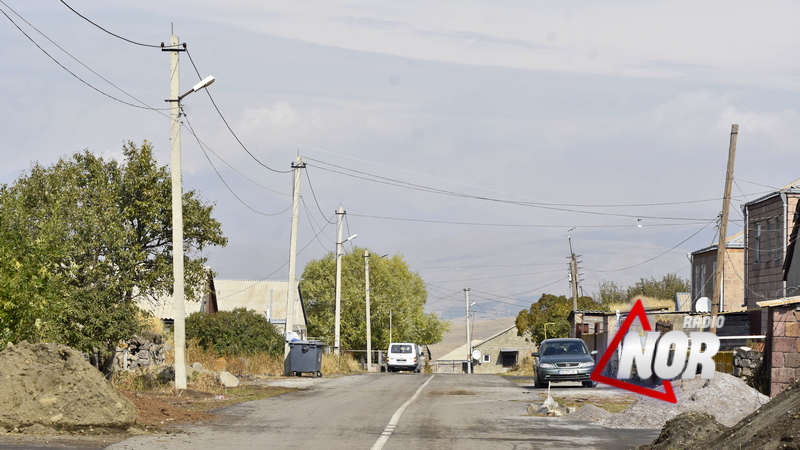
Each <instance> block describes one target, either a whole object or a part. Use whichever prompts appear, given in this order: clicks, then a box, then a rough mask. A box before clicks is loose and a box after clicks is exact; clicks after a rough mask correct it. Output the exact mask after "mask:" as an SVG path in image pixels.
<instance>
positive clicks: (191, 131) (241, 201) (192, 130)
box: [181, 108, 292, 217]
mask: <svg viewBox="0 0 800 450" xmlns="http://www.w3.org/2000/svg"><path fill="white" fill-rule="evenodd" d="M181 114H182V115H183V117H184V118H185V119H186V125H187V129H188V130H189V132H190V133H191V135H192V136H194V138H195V139H196V140H197V145H199V146H200V150H201V151H202V152H203V155H205V157H206V160H207V161H208V163H209V164H210V165H211V168H212V169H214V173H216V174H217V177H219V179H220V181H222V184H224V185H225V187H226V188H227V189H228V191H230V193H231V194H233V196H234V197H235V198H236V200H238V201H239V203H241V204H242V205H244V206H245V207H246V208H247V209H249V210H250V211H253V212H254V213H256V214H259V215H262V216H269V217H274V216H279V215H281V214H283V213H285V212H286V211H288V210H289V209H291V207H292V205H291V203H290V204H289V206H287V207H286V209H284V210H283V211H280V212H277V213H274V214H268V213H265V212H261V211H259V210H257V209H255V208H253V207H252V206H250V205H248V204H247V202H245V201H244V200H242V198H241V197H239V195H238V194H236V192H234V190H233V188H231V187H230V185H229V184H228V182H226V181H225V178H223V177H222V174H221V173H219V170H217V167H216V166H215V165H214V162H213V161H211V158H209V156H208V153H206V146H205V145H203V143H202V142H201V141H200V138H199V137H198V136H197V133H195V131H194V128H192V124H191V122H189V118H188V117H187V116H186V114H183V108H181ZM209 151H211V149H209ZM212 153H214V152H212ZM214 156H216V157H217V158H219V155H217V154H216V153H214ZM220 159H222V158H220ZM223 162H225V161H224V160H223ZM226 164H227V163H226ZM248 180H249V178H248ZM262 187H263V186H262Z"/></svg>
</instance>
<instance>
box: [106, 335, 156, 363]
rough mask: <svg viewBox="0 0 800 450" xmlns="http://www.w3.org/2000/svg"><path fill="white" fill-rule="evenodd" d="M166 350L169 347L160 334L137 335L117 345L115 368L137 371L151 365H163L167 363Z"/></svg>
mask: <svg viewBox="0 0 800 450" xmlns="http://www.w3.org/2000/svg"><path fill="white" fill-rule="evenodd" d="M166 350H169V348H168V346H167V344H165V343H164V341H163V339H162V337H161V336H160V335H157V334H153V335H150V336H135V337H134V338H133V339H132V340H131V341H128V342H122V343H120V344H119V345H118V346H117V349H116V351H115V353H114V368H113V370H114V371H117V370H133V371H135V370H137V369H139V368H147V367H150V366H156V367H158V366H163V365H164V364H166V356H165V354H164V353H165V351H166Z"/></svg>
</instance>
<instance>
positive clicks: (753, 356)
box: [733, 347, 764, 381]
mask: <svg viewBox="0 0 800 450" xmlns="http://www.w3.org/2000/svg"><path fill="white" fill-rule="evenodd" d="M763 362H764V352H763V351H758V350H757V349H753V348H750V347H736V348H734V349H733V376H735V377H739V378H741V379H743V380H745V381H749V380H751V379H752V378H753V377H754V376H755V375H756V371H757V370H758V368H759V367H761V364H762V363H763Z"/></svg>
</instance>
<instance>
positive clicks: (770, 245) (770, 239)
mask: <svg viewBox="0 0 800 450" xmlns="http://www.w3.org/2000/svg"><path fill="white" fill-rule="evenodd" d="M774 249H775V233H773V231H772V219H767V258H766V261H772V252H773V250H774Z"/></svg>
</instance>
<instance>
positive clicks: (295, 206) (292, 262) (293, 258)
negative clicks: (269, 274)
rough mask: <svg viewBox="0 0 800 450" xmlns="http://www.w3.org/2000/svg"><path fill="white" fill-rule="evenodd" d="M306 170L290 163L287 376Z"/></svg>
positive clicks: (285, 355)
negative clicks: (301, 206) (291, 199)
mask: <svg viewBox="0 0 800 450" xmlns="http://www.w3.org/2000/svg"><path fill="white" fill-rule="evenodd" d="M305 168H306V163H304V162H303V158H301V157H300V156H297V160H296V161H295V162H294V163H292V169H294V200H293V202H292V234H291V236H290V237H289V288H288V289H287V291H288V292H287V293H286V327H285V329H284V346H283V359H284V364H283V368H284V374H285V375H289V373H288V369H289V364H288V359H289V338H290V337H291V335H292V334H291V333H292V331H294V310H295V305H296V302H297V300H296V296H297V277H296V273H297V221H298V217H299V215H300V174H301V172H300V171H301V170H302V169H305Z"/></svg>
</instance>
